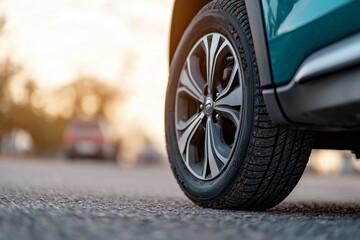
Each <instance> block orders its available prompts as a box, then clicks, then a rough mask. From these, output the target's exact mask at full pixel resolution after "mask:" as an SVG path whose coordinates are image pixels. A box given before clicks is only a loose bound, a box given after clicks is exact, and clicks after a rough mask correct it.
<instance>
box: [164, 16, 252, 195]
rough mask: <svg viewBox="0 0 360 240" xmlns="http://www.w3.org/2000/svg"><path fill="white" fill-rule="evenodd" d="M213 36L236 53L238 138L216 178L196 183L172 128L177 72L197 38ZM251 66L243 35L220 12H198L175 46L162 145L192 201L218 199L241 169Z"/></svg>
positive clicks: (232, 20)
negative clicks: (238, 70) (239, 100)
mask: <svg viewBox="0 0 360 240" xmlns="http://www.w3.org/2000/svg"><path fill="white" fill-rule="evenodd" d="M213 32H217V33H221V34H223V35H224V36H226V38H227V39H228V40H229V41H230V43H231V44H232V46H233V48H234V50H235V52H236V55H237V57H238V59H239V63H240V65H241V68H242V72H243V86H244V95H243V98H244V99H243V106H242V109H241V110H242V119H241V125H240V128H239V129H238V131H239V133H238V138H237V142H236V146H235V150H234V151H233V154H232V156H231V157H230V161H229V163H228V164H227V166H226V167H225V169H224V170H223V171H222V173H221V174H220V175H219V176H218V177H216V178H214V179H212V180H200V179H198V178H196V177H195V176H194V175H193V174H192V173H191V172H190V171H189V170H188V169H187V167H186V165H185V163H184V161H183V159H182V156H181V154H180V152H179V149H178V145H177V137H176V128H175V98H176V89H177V87H178V82H179V77H180V72H181V70H182V69H183V67H184V63H185V59H186V57H187V55H188V54H189V52H190V51H191V49H192V47H193V46H194V45H195V44H196V43H197V42H198V40H199V39H200V38H201V37H203V36H205V35H206V34H208V33H213ZM236 36H237V39H236ZM252 62H253V59H252V54H251V48H250V46H249V40H248V39H247V38H246V34H245V33H244V32H243V30H242V28H241V27H240V25H239V24H238V23H237V21H236V20H235V18H234V17H233V16H231V15H230V14H229V13H227V12H225V11H222V10H205V11H201V12H200V13H199V14H198V15H197V16H196V17H195V18H194V20H193V21H192V22H191V24H190V25H189V27H188V28H187V30H186V31H185V33H184V35H183V37H182V39H181V41H180V43H179V45H178V48H177V50H176V52H175V55H174V58H173V61H172V63H171V67H170V78H169V83H168V88H167V94H166V104H165V124H166V126H165V130H166V142H167V151H168V155H169V161H170V164H171V166H172V169H173V172H174V175H175V177H176V178H177V180H178V182H179V184H180V186H181V187H182V189H183V190H184V192H185V193H186V195H187V196H188V197H190V198H191V199H192V200H201V201H214V200H216V199H217V198H219V197H222V196H223V195H224V193H225V192H226V191H227V190H228V189H229V188H230V187H231V185H232V184H233V182H234V179H235V178H237V176H238V175H239V174H241V172H242V171H241V168H242V165H243V161H244V159H245V158H246V155H247V150H248V146H249V141H250V135H251V131H252V123H253V113H254V96H255V81H254V80H253V79H254V75H253V72H252V66H251V63H252Z"/></svg>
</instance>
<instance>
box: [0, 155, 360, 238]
mask: <svg viewBox="0 0 360 240" xmlns="http://www.w3.org/2000/svg"><path fill="white" fill-rule="evenodd" d="M0 158H1V157H0ZM0 239H1V240H2V239H4V240H11V239H16V240H21V239H46V240H52V239H287V240H288V239H342V240H344V239H351V240H354V239H360V176H354V175H352V176H346V177H330V178H321V177H316V176H314V175H309V174H307V175H305V176H304V177H303V179H302V180H301V182H300V184H299V185H298V187H297V188H296V189H295V191H294V192H293V193H292V194H291V195H290V196H289V198H287V199H286V200H285V202H284V203H282V204H281V205H280V206H278V207H276V208H274V209H271V210H269V211H266V212H245V211H229V210H226V211H225V210H211V209H203V208H199V207H197V206H195V205H194V204H192V203H191V202H190V201H189V200H187V199H186V197H185V196H184V195H183V194H182V192H181V191H180V190H179V188H178V186H177V185H176V183H175V181H174V179H173V176H172V175H171V172H170V170H169V168H168V167H167V166H166V165H165V166H157V167H155V166H153V167H144V166H143V167H137V168H126V167H122V168H119V167H118V166H116V165H115V164H112V163H105V164H104V163H98V162H84V161H81V162H75V163H70V162H67V161H59V160H56V161H55V160H54V161H33V160H31V161H30V160H28V161H24V160H22V161H19V160H16V161H14V160H11V161H9V160H6V159H4V158H2V159H1V160H0Z"/></svg>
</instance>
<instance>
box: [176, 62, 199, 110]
mask: <svg viewBox="0 0 360 240" xmlns="http://www.w3.org/2000/svg"><path fill="white" fill-rule="evenodd" d="M180 82H181V84H182V86H181V87H179V88H178V90H177V94H180V93H186V94H187V95H189V96H190V97H192V98H193V99H195V100H197V101H198V102H201V103H202V102H203V101H204V95H203V93H202V91H201V90H200V88H199V86H198V85H197V83H196V82H195V80H194V79H193V78H192V76H191V75H190V74H189V72H188V71H187V70H185V69H183V70H182V71H181V75H180Z"/></svg>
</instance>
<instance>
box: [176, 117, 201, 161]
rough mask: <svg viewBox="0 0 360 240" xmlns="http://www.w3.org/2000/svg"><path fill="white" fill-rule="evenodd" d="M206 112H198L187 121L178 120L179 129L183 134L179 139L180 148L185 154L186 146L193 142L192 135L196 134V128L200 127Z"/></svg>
mask: <svg viewBox="0 0 360 240" xmlns="http://www.w3.org/2000/svg"><path fill="white" fill-rule="evenodd" d="M204 116H205V114H204V113H203V112H200V113H197V114H195V115H194V116H192V117H191V118H190V119H189V120H187V121H186V122H183V121H181V122H178V123H177V124H176V127H177V130H179V131H182V134H181V136H180V138H179V140H178V145H179V150H180V152H181V153H182V154H183V153H184V151H185V149H186V146H187V145H188V143H189V142H191V139H192V137H193V136H194V134H195V132H196V130H197V129H198V128H199V126H200V123H201V120H202V119H203V118H204Z"/></svg>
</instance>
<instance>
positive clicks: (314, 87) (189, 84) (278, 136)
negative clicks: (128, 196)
mask: <svg viewBox="0 0 360 240" xmlns="http://www.w3.org/2000/svg"><path fill="white" fill-rule="evenodd" d="M359 13H360V1H354V0H316V1H314V0H214V1H209V0H197V1H193V0H176V1H175V5H174V11H173V18H172V26H171V37H170V63H171V64H170V77H169V83H168V88H167V95H166V104H165V105H166V106H165V110H166V112H165V128H166V142H167V151H168V155H169V161H170V164H171V168H172V171H173V173H174V176H175V178H176V180H177V181H178V183H179V185H180V187H181V188H182V190H183V191H184V193H185V194H186V195H187V196H188V197H189V198H190V199H191V200H192V201H193V202H195V203H196V204H198V205H200V206H203V207H211V208H235V209H248V210H264V209H268V208H271V207H274V206H276V205H277V204H279V203H280V202H281V201H282V200H284V199H285V198H286V197H287V196H288V195H289V194H290V192H291V191H292V190H293V188H294V187H295V186H296V184H297V182H298V181H299V179H300V178H301V175H302V174H303V172H304V170H305V167H306V164H307V162H308V159H309V156H310V153H311V150H312V149H315V148H317V149H339V150H351V151H353V152H354V153H355V155H356V156H357V157H360V134H359V133H360V132H359V130H360V14H359Z"/></svg>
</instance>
